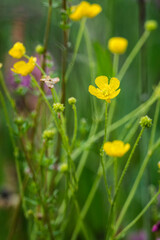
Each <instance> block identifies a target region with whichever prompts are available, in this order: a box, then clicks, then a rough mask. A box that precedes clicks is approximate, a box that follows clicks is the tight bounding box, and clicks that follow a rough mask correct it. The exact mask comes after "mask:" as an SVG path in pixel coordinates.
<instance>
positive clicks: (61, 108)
mask: <svg viewBox="0 0 160 240" xmlns="http://www.w3.org/2000/svg"><path fill="white" fill-rule="evenodd" d="M64 108H65V107H64V105H63V104H62V103H54V104H53V109H54V111H55V112H57V113H59V112H63V111H64Z"/></svg>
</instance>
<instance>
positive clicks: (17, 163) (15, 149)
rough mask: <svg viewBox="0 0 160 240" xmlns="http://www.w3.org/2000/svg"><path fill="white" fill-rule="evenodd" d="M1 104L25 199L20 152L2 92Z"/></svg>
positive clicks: (20, 187)
mask: <svg viewBox="0 0 160 240" xmlns="http://www.w3.org/2000/svg"><path fill="white" fill-rule="evenodd" d="M0 102H1V104H2V107H3V110H4V114H5V118H6V122H7V126H8V130H9V135H10V139H11V142H12V146H13V151H14V157H15V164H16V172H17V176H18V183H19V189H20V194H21V197H22V198H23V187H22V180H21V173H20V166H19V161H18V156H19V151H18V148H17V147H16V142H15V139H14V133H13V128H12V125H11V123H10V118H9V115H8V111H7V107H6V102H5V99H4V97H3V95H2V93H1V91H0Z"/></svg>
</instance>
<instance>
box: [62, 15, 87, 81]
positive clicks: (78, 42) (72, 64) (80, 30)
mask: <svg viewBox="0 0 160 240" xmlns="http://www.w3.org/2000/svg"><path fill="white" fill-rule="evenodd" d="M85 23H86V18H82V20H81V24H80V28H79V32H78V35H77V40H76V45H75V48H74V52H73V56H72V59H71V62H70V64H69V66H68V69H67V71H66V76H65V80H66V82H67V81H68V79H69V76H70V74H71V72H72V69H73V66H74V63H75V61H76V57H77V53H78V50H79V46H80V43H81V39H82V36H83V31H84V27H85Z"/></svg>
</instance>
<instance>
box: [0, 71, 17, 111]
mask: <svg viewBox="0 0 160 240" xmlns="http://www.w3.org/2000/svg"><path fill="white" fill-rule="evenodd" d="M0 83H1V85H2V88H3V91H4V92H5V94H6V97H7V98H8V100H9V102H10V104H11V106H12V108H13V109H14V110H15V112H16V111H17V110H16V104H15V101H14V99H12V97H11V95H10V93H9V91H8V88H7V87H6V84H5V81H4V77H3V74H2V71H1V70H0Z"/></svg>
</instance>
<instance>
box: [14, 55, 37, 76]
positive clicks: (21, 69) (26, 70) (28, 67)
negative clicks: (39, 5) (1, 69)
mask: <svg viewBox="0 0 160 240" xmlns="http://www.w3.org/2000/svg"><path fill="white" fill-rule="evenodd" d="M36 60H37V59H36V58H35V57H30V59H29V61H28V63H26V62H24V61H19V62H17V63H15V64H14V65H13V68H11V70H12V72H15V73H18V74H21V75H22V76H27V75H28V74H30V73H31V72H32V71H33V69H34V67H35V63H36Z"/></svg>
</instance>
